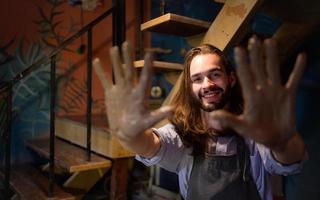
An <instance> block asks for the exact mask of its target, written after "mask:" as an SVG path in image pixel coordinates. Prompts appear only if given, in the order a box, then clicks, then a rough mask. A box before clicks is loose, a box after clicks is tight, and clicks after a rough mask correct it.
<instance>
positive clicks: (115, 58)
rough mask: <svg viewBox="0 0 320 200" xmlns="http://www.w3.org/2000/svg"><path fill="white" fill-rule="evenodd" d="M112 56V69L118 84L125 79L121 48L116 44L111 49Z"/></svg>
mask: <svg viewBox="0 0 320 200" xmlns="http://www.w3.org/2000/svg"><path fill="white" fill-rule="evenodd" d="M110 58H111V62H112V69H113V72H114V79H115V83H116V84H122V83H123V82H124V80H123V69H122V62H121V58H120V53H119V48H118V47H117V46H114V47H112V48H111V49H110Z"/></svg>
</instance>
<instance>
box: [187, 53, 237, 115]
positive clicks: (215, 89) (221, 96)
mask: <svg viewBox="0 0 320 200" xmlns="http://www.w3.org/2000/svg"><path fill="white" fill-rule="evenodd" d="M190 79H191V89H192V92H193V97H194V99H195V100H196V101H197V102H198V103H199V104H200V105H201V108H202V109H203V110H204V111H207V112H211V111H213V110H216V109H221V108H224V106H225V105H226V103H227V102H228V101H229V99H228V98H229V96H230V91H231V88H232V87H233V86H234V84H235V77H234V74H233V73H231V74H230V75H228V74H227V73H226V70H225V67H224V66H223V65H222V62H221V59H220V57H219V56H218V55H217V54H200V55H197V56H195V57H194V58H193V59H192V61H191V63H190Z"/></svg>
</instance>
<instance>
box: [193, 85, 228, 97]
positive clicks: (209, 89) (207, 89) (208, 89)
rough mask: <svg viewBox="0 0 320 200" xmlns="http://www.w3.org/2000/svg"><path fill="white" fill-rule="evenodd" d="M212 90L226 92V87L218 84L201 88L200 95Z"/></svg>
mask: <svg viewBox="0 0 320 200" xmlns="http://www.w3.org/2000/svg"><path fill="white" fill-rule="evenodd" d="M210 92H224V89H223V88H221V87H218V86H211V87H209V88H206V89H203V90H200V92H199V95H200V96H203V95H205V94H207V93H210Z"/></svg>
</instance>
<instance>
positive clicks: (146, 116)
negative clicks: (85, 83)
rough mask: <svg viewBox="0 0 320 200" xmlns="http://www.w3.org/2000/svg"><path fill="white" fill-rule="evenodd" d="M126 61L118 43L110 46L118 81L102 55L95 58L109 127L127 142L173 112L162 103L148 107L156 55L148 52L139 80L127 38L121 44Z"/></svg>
mask: <svg viewBox="0 0 320 200" xmlns="http://www.w3.org/2000/svg"><path fill="white" fill-rule="evenodd" d="M122 53H123V54H122V55H123V61H124V63H123V62H122V60H121V58H120V53H119V49H118V47H112V48H111V49H110V57H111V61H112V66H113V72H114V79H115V84H112V82H111V81H110V80H108V79H107V78H106V77H105V75H104V71H103V69H102V66H101V63H100V61H99V59H95V60H94V62H93V66H94V69H95V71H96V74H97V75H98V77H99V79H100V81H101V83H102V86H103V88H104V93H105V105H106V110H107V116H108V120H109V128H110V131H111V132H112V133H113V134H115V135H116V136H117V137H118V138H119V139H120V140H121V141H123V142H128V141H130V140H133V139H135V138H137V136H138V135H139V134H142V133H144V132H145V131H146V130H147V129H149V128H151V127H152V126H153V125H154V124H156V123H157V122H159V121H161V120H162V119H164V118H166V117H168V116H169V115H171V114H172V108H171V107H168V106H163V107H161V108H159V109H158V110H155V111H152V112H149V111H148V99H149V94H150V88H151V76H152V62H153V58H152V57H153V56H152V54H150V53H147V54H146V55H145V62H144V63H145V65H144V68H143V70H142V73H141V76H140V80H139V82H138V83H136V82H137V78H136V72H135V69H134V67H133V62H132V59H131V50H130V47H129V45H128V43H127V42H124V43H123V45H122Z"/></svg>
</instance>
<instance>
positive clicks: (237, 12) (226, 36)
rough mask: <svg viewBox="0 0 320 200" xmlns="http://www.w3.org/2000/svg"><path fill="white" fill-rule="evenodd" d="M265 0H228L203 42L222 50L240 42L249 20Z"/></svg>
mask: <svg viewBox="0 0 320 200" xmlns="http://www.w3.org/2000/svg"><path fill="white" fill-rule="evenodd" d="M262 1H263V0H227V1H226V2H225V4H224V5H223V7H222V9H221V11H220V12H219V14H218V15H217V17H216V18H215V20H214V22H213V23H212V24H211V26H210V28H209V30H208V32H207V33H206V35H205V36H204V39H203V41H202V43H208V44H212V45H214V46H216V47H218V48H219V49H221V50H222V51H224V50H226V49H227V48H228V47H231V46H232V45H234V44H237V43H238V42H240V40H241V39H242V38H243V36H244V35H245V33H246V31H247V26H248V22H249V20H250V19H251V17H252V16H253V14H254V13H255V11H256V10H257V8H258V7H259V5H260V4H261V3H262Z"/></svg>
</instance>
